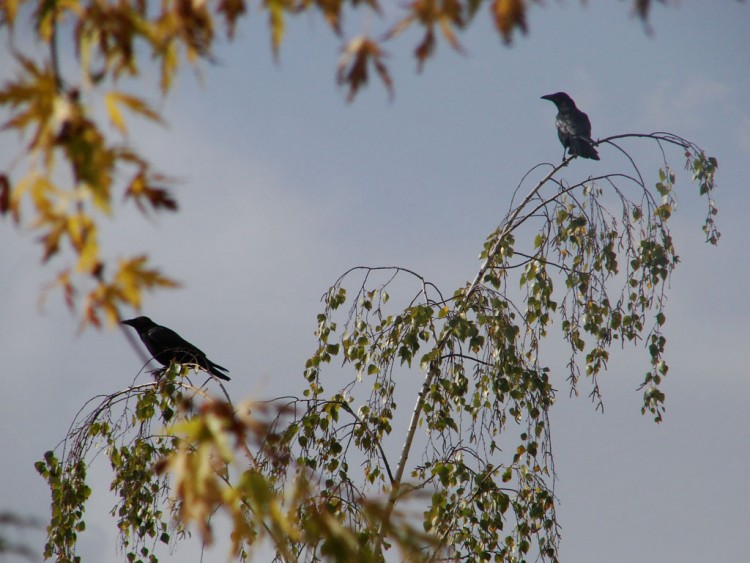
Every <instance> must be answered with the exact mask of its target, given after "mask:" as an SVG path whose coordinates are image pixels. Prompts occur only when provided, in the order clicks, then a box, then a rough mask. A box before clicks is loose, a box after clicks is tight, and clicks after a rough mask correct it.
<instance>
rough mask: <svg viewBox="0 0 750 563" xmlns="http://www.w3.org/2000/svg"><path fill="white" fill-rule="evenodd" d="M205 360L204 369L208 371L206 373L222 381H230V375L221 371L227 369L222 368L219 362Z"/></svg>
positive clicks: (226, 370)
mask: <svg viewBox="0 0 750 563" xmlns="http://www.w3.org/2000/svg"><path fill="white" fill-rule="evenodd" d="M207 362H208V369H207V370H206V371H208V373H210V374H211V375H213V376H215V377H218V378H219V379H223V380H224V381H231V379H230V377H229V376H228V375H227V374H226V373H223V372H228V371H229V370H228V369H227V368H223V367H221V366H220V365H219V364H215V363H213V362H212V361H211V360H207Z"/></svg>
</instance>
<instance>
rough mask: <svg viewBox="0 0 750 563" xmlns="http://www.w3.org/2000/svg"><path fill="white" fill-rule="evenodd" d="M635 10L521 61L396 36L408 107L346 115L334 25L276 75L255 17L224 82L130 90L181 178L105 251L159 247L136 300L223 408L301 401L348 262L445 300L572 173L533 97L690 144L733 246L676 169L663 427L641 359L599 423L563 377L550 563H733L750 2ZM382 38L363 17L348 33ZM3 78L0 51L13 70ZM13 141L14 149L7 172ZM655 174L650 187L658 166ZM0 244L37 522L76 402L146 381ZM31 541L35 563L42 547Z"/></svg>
mask: <svg viewBox="0 0 750 563" xmlns="http://www.w3.org/2000/svg"><path fill="white" fill-rule="evenodd" d="M629 5H630V3H629V2H589V3H586V5H585V7H582V6H581V5H580V4H579V3H578V2H553V1H550V2H545V3H544V4H543V5H534V6H532V8H531V9H530V12H529V19H528V23H529V26H530V32H529V34H528V35H527V36H518V37H516V40H515V42H514V44H513V46H511V47H506V46H503V45H502V43H501V41H500V40H499V38H498V37H497V34H496V33H495V31H494V29H493V28H492V26H491V24H490V23H489V22H488V21H480V20H481V18H480V20H477V21H476V22H475V24H474V25H473V26H472V27H471V29H470V30H469V31H468V32H466V33H464V34H462V35H461V36H460V40H461V41H462V43H463V45H464V47H465V50H466V53H465V54H464V55H460V54H456V53H455V52H453V51H451V50H450V49H449V48H448V47H447V46H446V45H445V44H442V43H441V44H440V46H439V47H438V52H437V56H436V57H435V58H434V59H433V60H432V61H430V62H429V63H428V64H427V65H426V67H425V68H424V70H423V71H422V72H421V73H417V72H416V65H415V63H414V61H413V60H412V59H411V57H410V53H411V51H412V49H413V47H414V46H415V43H416V38H415V37H414V36H413V35H411V36H409V35H407V36H405V37H402V38H399V39H398V40H397V41H395V42H394V43H393V44H392V45H390V46H389V47H388V51H389V53H390V57H389V59H388V60H389V63H390V65H391V71H392V74H393V78H394V80H395V88H396V91H395V97H394V98H393V99H392V100H391V99H390V98H389V96H388V95H387V93H386V91H385V90H384V89H383V88H382V87H381V86H380V85H379V84H377V83H376V81H375V80H374V79H373V80H372V81H371V83H370V85H369V86H368V87H367V88H366V90H365V91H363V92H362V93H361V94H360V96H358V98H357V99H356V100H355V102H354V103H351V104H348V103H347V102H346V96H345V92H343V91H342V90H341V89H339V88H338V87H337V86H336V84H335V79H334V75H335V65H336V62H337V58H338V49H339V45H338V43H337V41H336V40H335V39H334V38H332V37H331V33H330V32H329V30H328V29H327V28H326V26H325V24H324V22H323V21H322V20H321V19H320V18H319V17H317V16H303V17H299V18H296V19H295V20H293V21H292V22H291V24H290V26H289V30H288V32H287V39H286V41H285V43H284V44H283V45H282V48H281V52H280V57H279V61H278V62H274V61H273V58H272V56H271V55H270V51H269V40H268V33H267V31H266V30H265V28H264V22H265V17H264V16H260V17H259V15H258V14H257V13H254V14H252V15H251V17H250V18H249V19H247V20H245V21H244V23H243V24H242V25H241V26H240V28H239V29H238V38H237V40H236V41H235V42H234V43H232V44H227V43H226V42H222V44H221V45H220V46H219V48H218V49H217V52H216V56H217V61H218V63H217V64H216V65H203V66H202V67H201V71H200V74H199V75H196V73H193V72H190V71H188V72H185V73H184V74H183V75H182V76H181V78H180V80H179V83H178V84H177V86H176V88H175V90H174V92H173V94H172V95H170V97H169V98H167V99H166V100H163V101H162V100H160V99H159V98H158V97H157V96H156V94H155V92H154V90H153V87H154V85H155V79H154V78H153V77H148V76H147V77H145V78H144V80H143V82H142V85H141V88H143V90H142V91H141V93H142V94H144V95H146V96H147V97H149V99H150V100H151V101H152V102H153V103H154V104H156V105H157V106H158V107H160V108H161V109H162V110H163V111H164V113H165V115H166V117H167V122H168V125H167V127H166V128H163V129H161V128H159V127H155V126H152V125H146V124H140V125H137V126H135V127H134V128H133V129H132V131H131V135H130V142H131V143H132V144H133V145H135V146H136V147H137V148H139V149H140V150H141V151H143V152H144V153H146V154H148V155H149V157H150V158H151V159H152V160H153V161H154V162H155V163H156V164H157V167H158V168H159V169H160V170H161V171H164V172H166V173H169V174H170V175H172V176H175V177H176V178H178V179H179V182H178V184H177V186H176V187H175V194H176V195H177V197H178V200H179V204H180V210H179V213H177V214H162V215H159V216H156V217H153V218H151V219H149V220H144V219H143V218H142V217H141V216H139V215H138V214H137V213H136V212H134V211H133V210H132V209H126V208H122V209H119V210H118V211H117V213H116V215H115V217H114V218H113V219H112V220H110V221H107V222H106V225H105V227H104V232H103V236H102V242H103V244H104V246H105V248H106V249H107V252H108V253H109V256H112V257H116V256H122V255H132V254H138V253H141V252H144V251H146V252H148V253H149V256H150V257H151V258H152V260H153V262H154V263H155V264H158V265H159V266H160V267H161V268H162V270H163V271H164V272H166V273H168V274H170V275H171V276H173V277H175V278H177V279H179V280H180V281H181V282H182V283H183V287H182V289H180V290H177V291H162V292H158V293H154V294H150V295H149V296H147V297H146V299H145V301H144V307H143V311H142V312H143V313H144V314H147V315H149V316H151V317H152V318H153V319H154V320H156V322H159V323H161V324H165V325H167V326H170V327H171V328H173V329H175V330H177V331H178V332H180V333H181V334H182V335H183V336H184V337H185V338H187V339H188V340H190V341H192V342H194V343H198V344H199V346H200V347H201V348H202V349H204V350H205V351H206V352H208V355H209V357H210V358H211V359H213V360H214V361H216V362H218V363H220V364H221V365H223V366H226V367H228V368H229V369H230V371H231V376H232V381H231V382H229V383H228V385H227V387H228V389H229V390H230V392H231V394H232V396H233V397H234V398H236V399H242V398H246V397H254V398H259V397H260V398H268V397H274V396H278V395H282V394H288V393H292V392H295V390H297V391H298V392H301V390H302V389H303V387H304V381H303V378H302V372H303V367H304V360H305V358H306V357H308V356H309V355H310V354H311V353H312V352H313V350H314V347H315V344H316V341H315V337H314V330H315V326H316V322H315V315H316V314H317V313H318V312H319V311H320V310H321V303H320V297H321V295H322V294H323V293H324V292H325V290H326V289H327V288H328V287H329V285H330V284H331V283H333V282H334V281H335V280H336V279H337V278H338V276H339V275H340V274H341V273H343V272H344V271H346V270H347V269H349V268H350V267H352V266H357V265H373V266H383V265H399V266H404V267H408V268H410V269H412V270H415V271H418V272H420V273H421V274H423V275H424V276H425V277H426V278H428V279H430V280H431V281H433V282H435V283H436V284H437V285H438V286H439V287H440V288H441V289H442V290H443V292H444V293H452V291H453V290H454V289H455V288H456V287H458V286H460V285H463V284H464V283H465V282H466V281H467V280H470V279H472V278H473V277H474V275H475V273H476V271H477V268H478V267H479V265H480V263H479V261H478V259H477V256H478V254H479V252H480V250H481V248H482V244H483V242H484V239H485V237H486V236H487V234H488V233H490V232H491V231H492V230H493V229H494V228H495V227H496V225H497V224H498V222H499V221H500V219H501V218H502V217H503V216H504V214H505V212H506V210H507V208H508V205H509V203H510V198H511V196H512V194H513V191H514V190H515V188H516V186H517V185H518V183H519V182H520V181H521V178H522V176H523V175H524V174H525V172H526V171H527V170H528V169H530V168H531V167H532V166H534V165H535V164H537V163H539V162H549V161H556V159H558V158H559V157H560V155H561V152H562V151H561V148H560V145H559V142H558V140H557V138H556V135H555V132H554V126H553V121H554V114H555V110H554V106H552V104H550V103H549V102H547V101H544V100H540V99H539V97H540V96H541V95H543V94H549V93H552V92H557V91H560V90H562V91H566V92H568V93H569V94H570V95H571V96H572V97H573V98H574V99H575V100H576V102H577V103H578V106H579V107H580V108H582V109H583V110H584V111H586V112H587V113H588V115H589V117H590V118H591V121H592V124H593V136H594V137H595V138H598V137H604V136H609V135H613V134H619V133H633V132H642V133H645V132H651V131H670V132H673V133H677V134H679V135H681V136H683V137H686V138H689V139H691V140H693V141H695V142H696V143H698V144H699V145H701V146H702V147H703V148H704V149H705V150H706V151H707V152H708V153H710V154H713V155H715V156H717V158H718V161H719V174H718V178H717V181H718V186H719V187H718V190H717V191H716V194H715V199H716V202H717V205H718V207H719V215H718V217H717V220H718V224H719V227H720V230H721V232H722V238H721V241H720V244H719V246H718V248H714V247H711V246H710V245H707V244H706V243H705V242H704V235H703V233H702V232H701V228H700V227H701V224H702V223H701V221H702V218H703V214H704V213H705V202H704V201H703V200H701V199H700V198H699V197H698V195H697V188H696V187H695V186H693V185H692V184H690V183H689V181H688V180H689V178H687V176H686V174H685V173H684V172H683V171H682V170H681V165H682V161H681V158H680V156H679V155H678V154H675V155H674V156H673V164H674V165H675V168H676V169H677V174H678V199H679V204H678V209H677V213H676V215H675V217H674V218H673V225H672V226H673V232H674V237H675V244H676V247H677V252H678V254H679V255H680V258H681V264H680V266H679V267H678V269H677V271H676V272H675V274H674V276H673V278H672V280H671V284H670V285H671V287H670V292H669V303H668V307H667V316H668V322H667V327H666V330H667V336H668V339H669V343H668V349H667V358H668V361H669V363H670V372H669V376H668V377H667V379H666V382H665V384H664V386H663V390H664V391H665V392H666V394H667V399H666V407H667V411H666V415H665V420H664V422H663V423H662V424H661V425H656V424H654V423H653V422H652V419H651V417H649V416H641V414H640V400H641V393H640V392H639V391H637V390H636V388H637V386H638V385H639V383H640V381H641V380H642V377H643V373H644V372H645V371H646V370H647V369H648V364H647V362H648V359H647V354H646V353H645V351H643V350H632V349H629V350H625V351H623V352H618V353H616V354H614V357H613V360H612V361H611V362H610V365H609V369H608V371H607V372H606V373H605V374H604V375H602V376H601V378H600V384H601V387H602V392H603V395H604V404H605V409H604V413H601V412H597V411H595V409H594V406H593V405H592V404H591V402H590V401H589V400H588V399H587V397H586V393H587V392H586V389H587V387H585V385H584V386H582V390H583V391H584V392H583V393H582V394H581V396H580V397H577V398H575V397H574V398H569V397H568V394H567V392H565V391H564V389H565V384H564V374H563V373H559V374H557V377H559V381H558V385H557V387H558V388H560V389H562V390H563V391H561V392H560V393H559V395H558V401H557V404H556V405H555V407H554V409H553V412H552V414H551V418H552V425H553V426H552V437H553V446H554V448H555V455H556V468H557V472H558V476H559V481H558V483H557V485H556V493H557V495H558V497H559V506H558V518H559V522H560V524H561V525H562V536H563V540H562V545H561V552H560V553H561V558H562V560H563V561H575V562H577V563H597V562H601V561H607V562H610V563H626V562H632V561H639V562H643V563H648V562H663V561H680V562H687V563H692V562H695V563H698V562H704V561H708V560H714V561H740V560H743V559H744V556H745V554H746V541H745V536H746V533H747V530H748V528H750V484H749V483H748V481H747V478H746V469H747V467H748V466H750V448H749V447H748V445H750V409H748V407H747V404H746V397H747V396H748V395H750V377H748V376H749V375H750V374H749V370H748V367H747V358H746V356H747V348H745V346H747V341H748V336H750V333H749V332H748V328H747V323H746V319H747V318H748V315H749V314H750V299H749V298H748V296H747V282H746V281H743V280H747V279H748V276H749V275H750V266H749V264H748V260H747V251H746V246H745V245H744V244H743V241H744V240H745V239H746V238H747V237H748V235H750V226H748V221H747V219H746V218H747V217H748V214H750V197H749V196H748V191H747V186H746V184H747V181H746V178H747V173H746V169H744V168H743V166H745V165H746V163H747V162H750V95H748V92H750V72H748V70H750V55H749V54H748V53H750V36H748V34H747V29H750V6H748V5H747V3H738V2H734V1H729V0H724V1H721V2H701V1H699V0H683V1H681V2H679V3H670V5H668V6H663V5H661V4H656V5H654V7H653V10H652V15H651V19H650V24H651V27H652V28H653V31H652V33H650V34H649V33H646V32H645V30H644V27H643V25H642V24H641V22H640V21H639V20H638V19H637V18H634V17H632V15H631V14H630V12H629V9H630V8H629ZM391 15H392V13H391V11H390V10H386V15H385V17H386V18H387V17H390V16H391ZM368 25H371V22H370V20H369V19H368V18H365V17H362V16H360V15H357V14H354V15H352V17H351V18H350V19H349V21H347V22H346V26H345V29H347V30H348V33H350V34H354V33H356V32H357V31H358V30H360V29H362V28H364V27H366V26H368ZM372 25H373V27H375V28H377V25H378V24H375V23H372ZM8 62H9V61H8V54H7V52H6V51H5V50H3V52H2V53H0V77H3V78H5V77H7V75H8V69H9V65H8ZM148 88H150V90H148ZM0 118H3V119H4V116H0ZM16 144H17V139H16V138H15V137H12V136H9V135H8V134H2V135H0V167H3V168H4V167H6V166H7V165H8V159H9V157H8V155H13V154H16V150H17V146H16ZM600 153H601V157H602V160H601V161H600V162H597V163H594V162H589V161H586V162H574V163H573V164H571V166H570V171H566V174H570V175H571V177H573V175H575V174H579V175H580V174H589V173H592V174H593V173H596V172H601V171H602V170H606V169H607V168H606V167H607V163H608V160H609V162H616V159H617V156H616V154H615V153H614V150H613V149H612V148H610V147H606V146H605V147H600ZM646 172H647V173H650V176H649V178H654V181H655V169H654V170H653V171H652V170H650V169H649V170H646ZM0 237H2V239H1V240H2V244H1V245H0V264H2V267H0V357H2V358H3V366H4V370H3V371H4V374H5V375H4V377H3V380H4V390H3V391H4V392H3V393H2V394H1V395H0V451H2V452H3V462H2V479H0V509H1V510H12V511H15V512H17V513H19V514H23V515H27V516H33V517H36V518H38V519H40V520H42V521H45V519H46V518H47V514H48V509H49V493H48V490H47V489H46V486H45V483H44V482H43V481H42V479H41V478H39V477H38V476H37V474H36V472H35V471H34V469H33V463H34V462H35V461H37V460H39V459H40V458H41V456H42V455H43V453H44V452H45V451H46V450H48V449H51V448H54V447H55V445H56V444H57V443H58V442H59V441H60V440H61V439H62V437H63V436H64V433H65V430H66V429H67V428H68V426H69V424H70V423H71V421H72V420H73V417H74V416H75V414H76V412H77V411H78V410H79V409H80V408H81V406H82V405H83V404H84V403H85V401H87V400H88V399H89V398H91V397H92V396H94V395H98V394H101V393H107V392H112V391H115V390H118V389H122V388H123V387H125V386H127V385H128V384H129V383H130V382H131V381H132V379H133V377H134V375H135V373H137V371H138V370H139V369H140V367H141V362H140V359H139V358H138V357H137V356H136V354H134V352H133V350H132V349H131V348H130V346H129V344H128V342H127V341H126V339H125V338H124V337H123V335H122V334H121V333H120V332H119V331H113V330H104V331H101V332H96V331H91V330H90V331H86V332H84V333H83V334H79V333H78V332H77V320H76V318H75V317H74V316H72V315H71V314H70V313H69V312H68V311H67V309H66V308H65V306H64V304H63V303H62V299H61V297H60V296H59V295H56V294H52V295H51V296H50V297H48V299H47V300H46V301H45V302H44V304H42V305H40V303H39V296H40V293H41V291H42V290H43V288H44V286H45V284H46V283H48V282H49V281H50V280H52V279H53V278H54V276H55V275H56V273H57V272H58V271H59V270H60V269H61V268H62V267H63V265H64V264H65V263H64V260H62V261H52V262H51V263H50V264H48V265H46V266H41V265H40V255H41V253H40V248H39V246H38V245H37V244H35V242H34V240H35V235H34V234H33V233H31V232H29V231H25V230H23V229H18V228H16V227H14V226H12V225H11V224H10V223H9V222H8V221H2V222H0ZM743 350H744V352H743ZM405 390H406V391H408V392H409V393H411V390H410V389H405ZM330 391H333V389H330ZM413 399H414V397H410V396H404V397H399V401H398V402H399V404H403V405H409V404H411V403H413ZM408 408H409V407H405V409H408ZM403 432H404V431H403V430H402V429H396V430H395V431H394V435H395V436H396V437H398V436H402V435H403ZM395 447H397V445H396V446H395ZM92 479H93V488H94V491H95V492H94V495H93V497H92V500H91V502H90V505H89V507H88V508H87V523H88V530H87V531H86V533H85V534H83V535H82V539H81V544H80V551H81V555H82V556H83V559H84V561H98V562H102V563H109V562H117V561H122V560H123V559H124V556H123V555H122V553H118V552H117V550H116V549H115V548H114V545H115V533H114V532H115V527H114V521H112V520H111V519H110V518H109V517H108V516H107V512H108V510H109V508H110V507H111V505H112V498H111V497H109V496H108V494H107V492H106V491H107V489H108V486H109V480H108V474H107V470H106V467H105V464H104V463H99V464H98V466H96V467H95V468H94V469H93V470H92ZM19 539H20V540H25V541H26V542H27V543H31V544H33V545H35V546H40V545H41V543H42V541H43V534H40V533H35V532H32V531H27V532H23V533H22V534H21V536H20V537H19ZM226 553H227V552H226V544H225V543H224V544H222V543H221V542H219V544H218V545H216V546H215V547H213V548H211V549H209V550H208V551H206V552H205V553H204V556H203V561H226V559H227V558H226ZM199 557H200V556H199V549H198V546H197V545H196V543H195V542H194V543H193V544H190V545H187V546H181V547H179V548H178V550H177V552H176V553H174V554H171V555H170V554H169V553H166V552H164V553H162V554H161V560H162V561H198V560H199ZM8 560H9V561H14V559H13V558H8Z"/></svg>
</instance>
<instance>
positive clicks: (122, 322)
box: [120, 319, 133, 326]
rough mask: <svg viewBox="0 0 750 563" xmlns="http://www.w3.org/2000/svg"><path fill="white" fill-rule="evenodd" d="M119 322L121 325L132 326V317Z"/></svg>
mask: <svg viewBox="0 0 750 563" xmlns="http://www.w3.org/2000/svg"><path fill="white" fill-rule="evenodd" d="M120 324H121V325H128V326H133V319H128V320H126V321H120Z"/></svg>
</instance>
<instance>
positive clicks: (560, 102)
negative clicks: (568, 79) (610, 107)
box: [542, 92, 599, 160]
mask: <svg viewBox="0 0 750 563" xmlns="http://www.w3.org/2000/svg"><path fill="white" fill-rule="evenodd" d="M542 99H543V100H549V101H550V102H552V103H554V104H555V105H556V106H557V118H556V119H555V125H557V136H558V137H559V138H560V142H561V143H562V145H563V147H565V148H566V149H568V153H569V154H570V155H571V156H582V157H583V158H591V159H593V160H599V153H598V152H596V149H595V148H594V141H593V140H592V139H591V122H590V121H589V116H588V115H586V114H585V113H583V112H582V111H581V110H579V109H578V108H577V107H576V103H575V102H574V101H573V100H572V99H571V97H570V96H568V95H567V94H566V93H565V92H557V93H556V94H547V95H546V96H542ZM564 159H565V152H564V151H563V160H564Z"/></svg>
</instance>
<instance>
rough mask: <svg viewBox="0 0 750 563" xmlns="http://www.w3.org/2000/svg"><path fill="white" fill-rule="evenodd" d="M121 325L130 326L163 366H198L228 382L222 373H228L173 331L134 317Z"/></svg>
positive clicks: (148, 320)
mask: <svg viewBox="0 0 750 563" xmlns="http://www.w3.org/2000/svg"><path fill="white" fill-rule="evenodd" d="M122 324H124V325H128V326H132V327H133V328H134V329H135V330H136V332H137V333H138V336H140V337H141V340H142V341H143V343H144V344H145V345H146V348H147V349H148V351H149V352H150V353H151V355H152V356H153V357H154V359H155V360H156V361H157V362H159V363H160V364H161V365H163V366H169V364H170V363H171V362H175V363H177V364H185V365H192V366H198V367H199V368H201V369H202V370H203V371H205V372H208V373H210V374H211V375H213V376H216V377H218V378H219V379H223V380H224V381H229V377H228V376H227V375H226V374H224V373H222V372H226V371H228V370H227V368H223V367H221V366H220V365H218V364H215V363H213V362H212V361H211V360H209V359H208V358H207V357H206V354H204V353H203V352H202V351H201V350H199V349H198V348H196V347H195V346H193V345H192V344H190V342H188V341H186V340H184V339H183V338H182V337H181V336H180V335H179V334H177V333H176V332H175V331H173V330H171V329H168V328H167V327H165V326H159V325H158V324H156V323H155V322H154V321H152V320H151V319H149V318H148V317H136V318H134V319H129V320H126V321H122Z"/></svg>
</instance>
